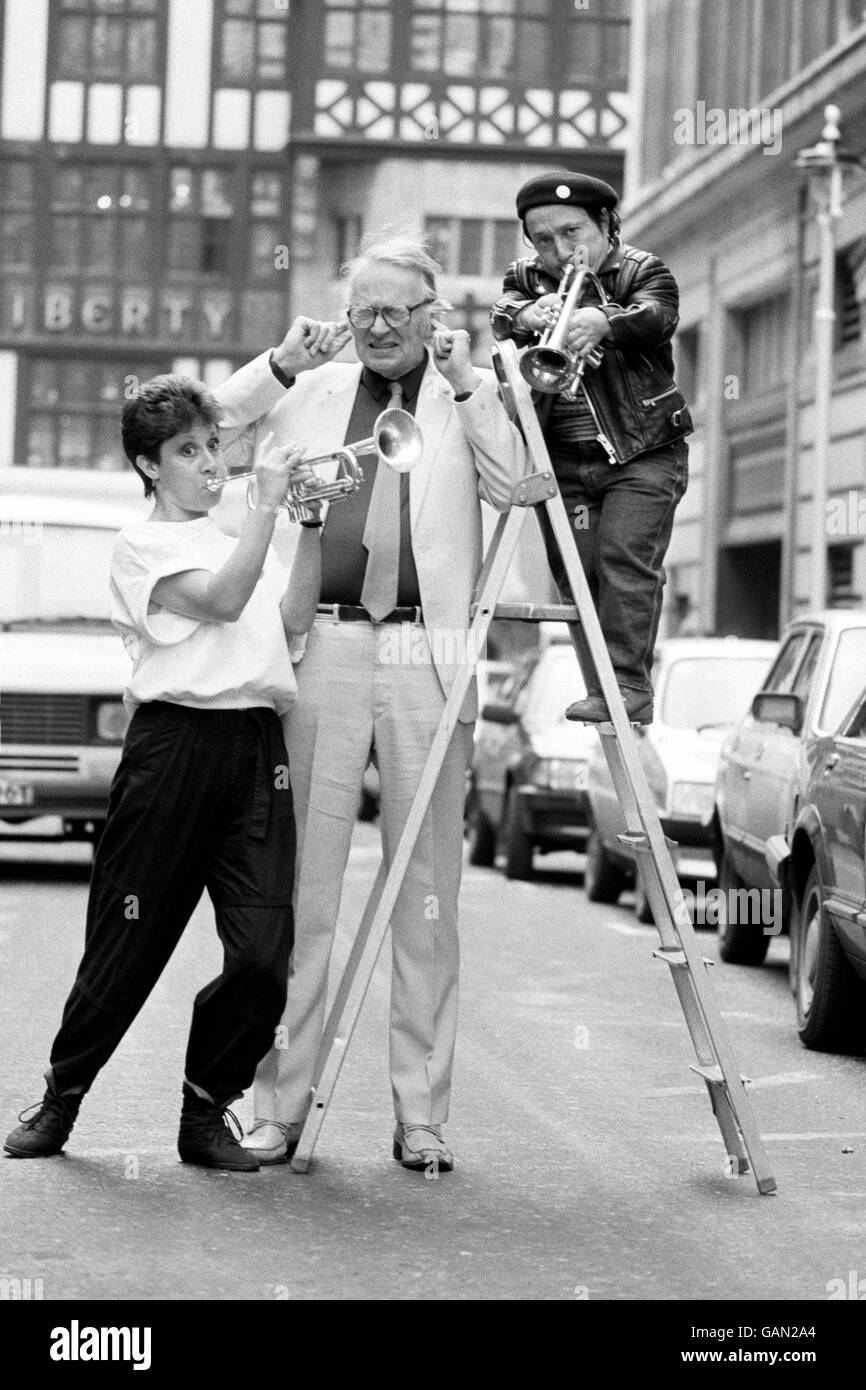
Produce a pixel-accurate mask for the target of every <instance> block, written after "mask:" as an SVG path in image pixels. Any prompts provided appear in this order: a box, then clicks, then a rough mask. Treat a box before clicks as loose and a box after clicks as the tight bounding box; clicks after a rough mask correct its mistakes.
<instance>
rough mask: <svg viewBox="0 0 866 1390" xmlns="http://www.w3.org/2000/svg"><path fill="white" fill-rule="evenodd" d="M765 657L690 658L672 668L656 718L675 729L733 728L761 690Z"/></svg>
mask: <svg viewBox="0 0 866 1390" xmlns="http://www.w3.org/2000/svg"><path fill="white" fill-rule="evenodd" d="M768 665H769V659H768V658H767V657H758V656H756V657H754V658H751V657H742V656H740V657H736V658H731V657H725V656H693V657H683V658H681V659H680V660H678V661H674V662H672V664H671V667H670V670H669V671H668V676H667V681H666V682H665V688H664V696H663V700H662V707H661V709H660V710H659V718H660V719H661V721H662V723H664V724H668V725H670V726H671V727H672V728H674V729H702V728H705V727H711V726H713V725H725V724H736V722H737V720H738V719H740V718H741V717H742V716H743V715H744V714H745V712H746V710H747V709H748V708H749V704H750V702H751V700H752V696H753V695H754V694H755V692H756V691H757V690H759V689H760V687H761V682H762V681H763V679H764V677H765V675H766V674H767V667H768Z"/></svg>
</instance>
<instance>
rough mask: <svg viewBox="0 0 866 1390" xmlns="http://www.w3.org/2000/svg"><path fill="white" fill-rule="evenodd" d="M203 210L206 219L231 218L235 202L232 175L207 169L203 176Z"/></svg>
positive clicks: (218, 170) (219, 170)
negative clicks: (232, 190) (232, 191)
mask: <svg viewBox="0 0 866 1390" xmlns="http://www.w3.org/2000/svg"><path fill="white" fill-rule="evenodd" d="M201 210H202V212H203V213H204V214H205V216H206V217H231V215H232V213H233V212H234V200H233V198H232V193H231V175H230V174H227V173H224V172H223V170H222V169H205V171H204V173H203V174H202V176H201Z"/></svg>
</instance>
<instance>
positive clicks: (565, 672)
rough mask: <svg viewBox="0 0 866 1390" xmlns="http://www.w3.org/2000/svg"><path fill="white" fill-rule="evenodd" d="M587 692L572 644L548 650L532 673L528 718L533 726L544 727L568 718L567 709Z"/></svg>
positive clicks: (528, 721)
mask: <svg viewBox="0 0 866 1390" xmlns="http://www.w3.org/2000/svg"><path fill="white" fill-rule="evenodd" d="M585 694H586V686H585V685H584V683H583V676H582V675H581V673H580V667H579V666H578V664H577V657H576V655H575V653H574V648H573V647H562V648H558V649H556V650H554V651H548V652H547V653H546V654H545V655H544V656H543V657H542V658H541V660H540V661H539V663H538V666H537V668H536V670H535V672H534V673H533V676H532V681H531V689H530V692H529V696H528V702H527V708H526V719H527V723H530V724H532V726H533V727H534V728H537V729H545V728H549V727H550V726H551V725H553V724H559V723H560V722H561V721H562V720H564V719H565V711H566V709H567V708H568V706H569V705H570V704H572V703H573V702H574V701H575V700H582V699H583V697H584V695H585Z"/></svg>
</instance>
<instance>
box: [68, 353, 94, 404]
mask: <svg viewBox="0 0 866 1390" xmlns="http://www.w3.org/2000/svg"><path fill="white" fill-rule="evenodd" d="M62 382H63V396H64V401H65V403H66V404H67V405H68V404H69V403H70V402H72V401H74V402H75V404H76V405H84V404H85V403H86V402H87V401H89V400H91V399H92V396H93V392H94V373H93V368H92V366H91V364H90V363H89V362H65V363H64V364H63V368H62Z"/></svg>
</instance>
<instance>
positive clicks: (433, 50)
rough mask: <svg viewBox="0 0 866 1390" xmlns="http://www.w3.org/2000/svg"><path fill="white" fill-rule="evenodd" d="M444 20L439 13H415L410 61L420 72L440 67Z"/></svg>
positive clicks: (432, 70)
mask: <svg viewBox="0 0 866 1390" xmlns="http://www.w3.org/2000/svg"><path fill="white" fill-rule="evenodd" d="M441 38H442V20H441V18H440V17H439V15H432V14H431V15H424V14H419V15H414V16H413V18H412V42H411V53H410V62H411V64H412V67H413V68H415V69H416V70H417V71H419V72H435V71H436V70H437V69H438V67H439V49H440V45H441Z"/></svg>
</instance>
